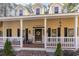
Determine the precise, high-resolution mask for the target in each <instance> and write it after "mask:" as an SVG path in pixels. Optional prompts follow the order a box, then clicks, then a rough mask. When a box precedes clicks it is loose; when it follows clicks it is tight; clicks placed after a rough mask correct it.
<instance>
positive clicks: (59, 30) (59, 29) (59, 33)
mask: <svg viewBox="0 0 79 59" xmlns="http://www.w3.org/2000/svg"><path fill="white" fill-rule="evenodd" d="M60 36H61V28H58V37H60Z"/></svg>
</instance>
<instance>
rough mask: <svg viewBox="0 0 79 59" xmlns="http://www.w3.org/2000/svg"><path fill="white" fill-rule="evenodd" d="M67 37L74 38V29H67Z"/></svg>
mask: <svg viewBox="0 0 79 59" xmlns="http://www.w3.org/2000/svg"><path fill="white" fill-rule="evenodd" d="M67 36H68V37H73V36H74V29H72V28H71V29H68V31H67Z"/></svg>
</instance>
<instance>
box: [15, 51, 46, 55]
mask: <svg viewBox="0 0 79 59" xmlns="http://www.w3.org/2000/svg"><path fill="white" fill-rule="evenodd" d="M16 55H17V56H47V52H46V51H30V50H21V51H18V52H16Z"/></svg>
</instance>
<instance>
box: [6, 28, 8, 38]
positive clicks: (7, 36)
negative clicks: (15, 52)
mask: <svg viewBox="0 0 79 59" xmlns="http://www.w3.org/2000/svg"><path fill="white" fill-rule="evenodd" d="M6 36H7V37H8V29H7V30H6Z"/></svg>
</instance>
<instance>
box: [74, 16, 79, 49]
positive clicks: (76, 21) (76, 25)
mask: <svg viewBox="0 0 79 59" xmlns="http://www.w3.org/2000/svg"><path fill="white" fill-rule="evenodd" d="M77 27H78V16H75V27H74V36H75V40H76V41H75V48H76V50H77V49H78V43H77Z"/></svg>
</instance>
